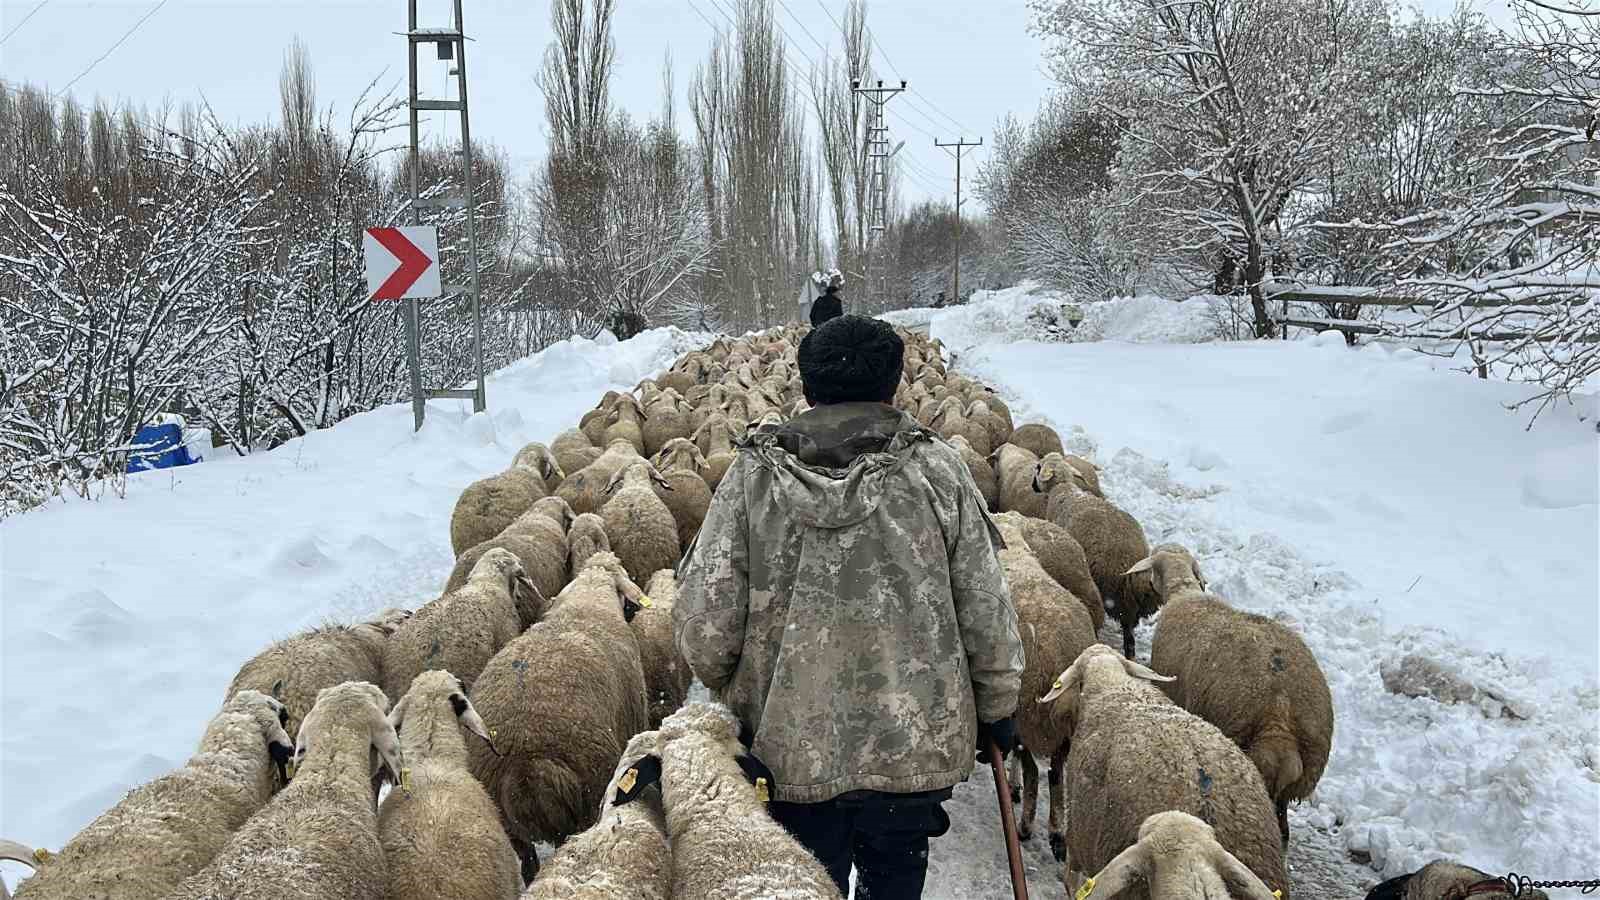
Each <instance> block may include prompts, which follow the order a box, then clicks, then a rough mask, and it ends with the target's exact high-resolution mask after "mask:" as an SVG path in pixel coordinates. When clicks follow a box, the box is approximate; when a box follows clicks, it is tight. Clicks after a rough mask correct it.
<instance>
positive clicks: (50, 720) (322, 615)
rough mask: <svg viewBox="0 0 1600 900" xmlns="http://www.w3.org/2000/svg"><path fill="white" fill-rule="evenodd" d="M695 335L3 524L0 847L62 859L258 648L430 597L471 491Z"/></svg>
mask: <svg viewBox="0 0 1600 900" xmlns="http://www.w3.org/2000/svg"><path fill="white" fill-rule="evenodd" d="M607 337H609V335H607ZM710 339H711V336H709V335H691V334H686V333H684V332H681V331H677V330H675V329H663V330H656V331H650V332H646V333H644V334H642V335H640V336H638V337H636V338H634V339H633V340H630V341H626V342H622V343H617V342H616V340H615V338H610V340H609V341H606V340H602V341H589V340H585V339H582V338H574V339H571V340H567V341H564V342H562V343H559V344H556V345H555V346H553V347H550V348H549V349H547V350H545V351H544V352H542V353H540V354H538V355H536V356H533V357H530V358H528V359H525V360H522V361H520V362H517V363H515V364H513V365H511V366H509V367H508V368H506V369H504V370H502V371H500V372H497V373H495V374H494V375H493V376H491V377H490V379H489V381H488V385H487V388H488V395H489V404H490V408H489V411H488V412H485V413H482V414H476V415H475V414H473V413H472V411H471V405H470V404H468V403H465V402H463V401H455V400H452V401H434V402H430V403H429V404H428V419H427V424H426V425H425V426H424V427H423V429H422V431H421V432H419V433H416V434H413V432H412V421H411V406H410V404H409V403H403V404H398V405H394V406H388V407H383V408H381V409H377V410H374V411H372V412H368V413H364V414H361V415H358V416H354V417H352V418H350V419H348V420H346V421H345V422H342V423H340V424H339V425H338V426H336V427H334V428H331V429H328V430H326V431H318V432H314V433H312V434H311V435H310V436H308V437H306V438H303V439H299V440H295V441H291V442H289V443H288V444H286V445H285V446H283V447H280V448H278V449H277V450H274V451H272V452H270V453H261V454H256V455H254V456H251V457H249V458H246V459H241V458H239V457H237V456H234V455H232V454H216V455H214V456H213V457H212V458H211V459H210V460H208V461H207V462H205V463H204V464H202V465H197V466H187V467H183V468H178V469H163V470H158V471H151V472H145V473H139V474H134V475H131V476H129V478H128V496H127V499H125V500H106V501H104V502H98V503H95V502H87V501H82V500H68V501H61V502H52V503H50V504H47V505H46V506H43V507H40V508H38V509H35V510H33V511H30V512H27V513H24V514H22V515H19V516H16V517H13V518H10V519H8V520H6V521H5V522H0V595H3V596H4V604H3V606H0V610H3V617H4V619H3V623H0V624H3V626H4V627H3V634H0V657H3V659H4V670H3V672H4V683H3V688H4V690H3V694H0V696H3V702H0V736H3V738H0V834H4V836H5V837H7V838H12V839H16V840H21V841H24V842H28V843H30V844H34V845H38V846H45V847H50V848H59V847H60V845H61V844H62V842H63V841H65V840H67V839H68V838H70V837H71V836H72V835H73V834H75V833H76V832H77V831H78V829H79V828H81V827H82V826H83V825H85V824H87V823H88V822H89V821H90V820H91V819H93V818H94V817H95V816H97V815H99V814H100V813H101V812H103V811H105V810H106V809H107V808H108V807H110V806H111V805H112V804H113V803H115V802H117V801H118V800H120V799H121V798H122V795H123V794H124V792H126V791H127V790H128V789H129V788H132V787H134V786H135V785H138V784H140V783H142V782H144V781H147V780H149V779H151V778H154V777H156V776H158V775H161V774H163V773H165V772H167V771H170V770H171V769H173V768H175V767H177V766H179V765H182V764H183V762H184V761H185V760H186V759H187V758H188V756H189V754H190V753H192V752H193V750H194V746H195V743H196V742H197V741H198V740H199V737H200V733H201V731H202V729H203V727H204V726H205V724H206V720H207V719H208V718H209V717H210V716H211V715H212V714H213V713H214V712H215V711H216V709H217V708H218V706H219V705H220V704H221V701H222V695H223V691H224V690H225V689H226V687H227V685H228V682H229V681H230V680H231V679H232V677H233V675H234V673H235V672H236V671H237V670H238V667H239V666H240V665H241V664H242V663H243V662H244V661H245V660H246V659H249V658H250V657H251V656H253V655H254V654H255V653H257V652H258V651H260V650H261V649H262V648H263V647H265V646H266V645H267V644H268V642H270V641H272V640H275V639H278V638H282V637H285V636H287V635H289V634H291V633H293V632H295V631H298V630H300V629H302V628H306V627H310V626H315V625H318V624H321V623H323V622H325V621H328V620H342V621H354V620H359V619H363V618H365V617H368V616H370V615H371V614H372V613H374V612H377V611H378V610H380V609H382V608H384V607H387V606H392V605H401V606H417V605H419V604H421V603H423V602H426V601H427V600H429V599H432V598H433V597H434V596H436V594H437V592H438V590H439V588H440V586H441V585H442V584H443V583H444V580H445V578H446V577H447V576H448V575H449V572H450V568H451V565H452V563H453V558H452V555H451V552H450V541H449V518H450V511H451V509H452V507H453V506H454V504H455V500H456V498H457V496H459V494H460V492H461V490H462V489H463V488H465V487H466V486H467V484H469V483H470V482H472V481H473V480H475V479H477V478H481V477H483V476H485V475H487V474H490V473H492V472H495V471H498V470H500V469H503V468H505V467H506V466H507V465H508V464H509V463H510V461H511V459H512V457H513V456H514V455H515V454H516V452H517V450H519V449H520V448H521V447H522V446H523V445H524V444H525V443H527V442H529V441H533V440H542V441H549V440H550V438H551V437H553V436H554V435H555V434H556V433H557V432H559V431H560V430H562V429H564V428H569V427H571V426H572V425H574V424H575V423H576V422H577V420H578V417H579V416H580V415H581V414H582V413H583V412H585V411H586V410H588V409H589V408H591V407H592V406H593V405H594V403H595V402H596V401H597V400H598V399H599V398H600V396H601V394H602V393H604V392H605V391H606V390H608V389H616V390H626V389H628V388H631V387H633V386H634V385H635V384H637V383H638V382H639V380H640V379H642V378H644V377H646V376H648V375H650V374H651V373H652V372H654V371H657V370H659V369H661V368H662V367H664V366H666V365H668V364H670V363H671V361H672V360H673V359H675V358H676V357H677V356H679V355H680V354H682V353H685V352H687V351H689V350H691V349H694V348H696V347H700V346H704V345H705V344H706V343H707V342H709V340H710ZM391 699H393V698H391ZM7 874H8V876H10V877H15V874H14V873H13V872H10V871H8V873H7Z"/></svg>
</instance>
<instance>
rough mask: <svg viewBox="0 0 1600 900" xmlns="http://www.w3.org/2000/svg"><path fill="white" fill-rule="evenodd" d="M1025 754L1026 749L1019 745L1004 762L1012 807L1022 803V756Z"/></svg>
mask: <svg viewBox="0 0 1600 900" xmlns="http://www.w3.org/2000/svg"><path fill="white" fill-rule="evenodd" d="M1027 752H1028V751H1027V748H1025V747H1022V746H1020V745H1019V746H1018V747H1017V749H1016V750H1014V751H1012V753H1011V758H1010V759H1008V760H1006V781H1008V782H1010V786H1011V803H1012V805H1016V804H1018V803H1021V802H1022V755H1023V754H1024V753H1027Z"/></svg>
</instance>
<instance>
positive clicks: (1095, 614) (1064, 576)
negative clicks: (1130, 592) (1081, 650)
mask: <svg viewBox="0 0 1600 900" xmlns="http://www.w3.org/2000/svg"><path fill="white" fill-rule="evenodd" d="M1022 536H1023V537H1025V538H1027V539H1028V546H1029V547H1032V548H1033V555H1034V556H1037V557H1039V565H1041V566H1044V570H1045V571H1046V572H1049V573H1050V577H1051V578H1054V579H1055V580H1056V583H1057V584H1059V585H1061V586H1062V587H1064V588H1066V589H1067V590H1069V591H1071V592H1072V596H1074V597H1077V598H1078V599H1079V600H1080V601H1082V603H1083V607H1084V609H1086V610H1087V611H1088V612H1089V618H1090V620H1092V621H1093V622H1094V630H1095V634H1099V633H1100V626H1102V625H1104V624H1105V623H1106V608H1105V604H1104V602H1102V601H1101V599H1100V588H1099V587H1098V586H1096V585H1095V583H1094V576H1093V575H1091V574H1090V573H1089V559H1088V557H1086V556H1085V555H1084V553H1083V547H1082V545H1080V544H1079V543H1078V541H1077V539H1076V538H1074V537H1073V536H1072V533H1071V532H1069V531H1067V530H1066V529H1065V528H1062V527H1061V526H1060V525H1057V524H1056V523H1054V522H1049V521H1046V520H1044V519H1032V518H1024V519H1023V520H1022Z"/></svg>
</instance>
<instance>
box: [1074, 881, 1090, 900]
mask: <svg viewBox="0 0 1600 900" xmlns="http://www.w3.org/2000/svg"><path fill="white" fill-rule="evenodd" d="M1092 893H1094V879H1093V878H1087V879H1084V882H1083V887H1080V888H1078V896H1077V898H1076V900H1083V898H1085V897H1087V896H1089V895H1090V894H1092Z"/></svg>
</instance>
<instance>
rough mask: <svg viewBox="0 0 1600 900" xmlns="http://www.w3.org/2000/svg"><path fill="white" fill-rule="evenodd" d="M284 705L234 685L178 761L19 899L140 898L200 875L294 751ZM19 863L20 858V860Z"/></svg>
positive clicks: (47, 866)
mask: <svg viewBox="0 0 1600 900" xmlns="http://www.w3.org/2000/svg"><path fill="white" fill-rule="evenodd" d="M284 717H285V713H284V709H283V704H281V703H279V702H278V701H276V700H274V699H272V698H271V697H268V696H267V695H265V694H262V693H260V692H259V691H249V690H246V691H240V692H238V693H237V694H234V695H233V697H232V698H231V699H229V700H228V702H227V703H225V704H224V705H223V707H222V710H221V712H218V713H217V715H216V716H215V717H214V718H213V719H212V720H211V724H210V725H208V726H206V731H205V734H204V735H203V736H202V737H201V738H200V746H199V748H198V749H197V750H196V751H195V754H194V756H192V757H190V758H189V761H188V762H187V763H185V764H184V765H183V767H182V768H179V769H177V770H176V771H173V772H170V773H168V774H166V775H163V776H161V777H160V778H157V779H155V780H154V781H151V782H149V783H147V784H144V785H142V786H140V787H137V788H134V789H133V790H132V791H130V792H128V795H127V796H125V797H123V798H122V800H121V801H120V802H118V803H117V805H116V806H113V807H111V809H109V810H106V811H105V812H104V813H102V814H101V815H100V816H99V817H98V818H96V819H95V820H94V821H93V822H90V823H89V824H88V825H87V826H85V827H84V829H83V830H82V831H80V832H78V834H77V836H76V837H74V838H73V839H72V840H71V841H69V842H67V845H66V846H65V847H63V848H61V852H59V853H56V854H53V855H50V856H49V857H48V858H47V859H48V861H47V862H44V863H43V864H42V865H40V864H38V863H37V862H35V865H37V866H38V872H37V874H35V875H34V876H33V877H32V878H30V879H28V880H27V881H25V882H23V883H22V885H21V887H20V888H19V889H18V892H17V896H18V897H19V898H23V900H86V898H95V900H145V898H148V897H161V896H164V895H165V894H166V893H167V892H168V891H170V890H172V889H173V888H175V887H177V886H178V883H179V882H181V881H183V880H184V879H185V878H187V877H189V876H190V875H193V874H194V873H195V872H198V871H199V870H200V868H201V867H202V866H204V865H205V864H206V863H208V862H210V861H211V860H212V858H213V857H215V856H216V855H217V853H218V852H219V851H221V850H222V847H223V845H224V844H226V843H227V841H228V836H229V835H231V834H233V833H234V831H236V830H237V829H238V828H239V827H240V826H241V825H243V824H244V823H245V822H246V821H247V820H248V819H249V818H250V817H251V816H253V815H255V813H256V811H257V810H259V809H261V807H262V806H264V805H265V804H266V802H267V801H268V800H270V799H271V798H272V792H273V790H274V789H275V788H276V787H277V785H279V784H281V783H282V781H283V779H284V766H285V764H286V763H288V761H289V757H290V755H291V754H292V753H293V752H294V745H293V744H292V743H291V742H290V741H289V735H288V734H287V733H285V732H284V730H283V721H282V720H283V718H284ZM24 861H26V860H24Z"/></svg>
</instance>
